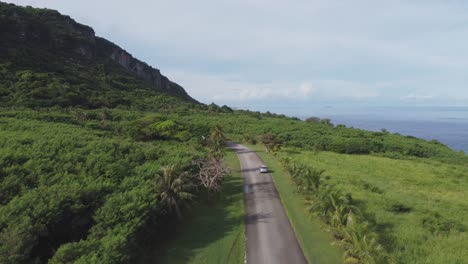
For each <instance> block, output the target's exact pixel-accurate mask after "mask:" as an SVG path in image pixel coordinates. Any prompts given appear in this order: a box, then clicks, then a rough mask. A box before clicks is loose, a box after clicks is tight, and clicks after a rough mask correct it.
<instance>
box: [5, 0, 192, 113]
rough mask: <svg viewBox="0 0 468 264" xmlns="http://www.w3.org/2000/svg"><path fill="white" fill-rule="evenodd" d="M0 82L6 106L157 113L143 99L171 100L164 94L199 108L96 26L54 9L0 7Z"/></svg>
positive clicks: (183, 91) (184, 93) (176, 87)
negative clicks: (97, 32)
mask: <svg viewBox="0 0 468 264" xmlns="http://www.w3.org/2000/svg"><path fill="white" fill-rule="evenodd" d="M0 80H1V84H0V103H1V104H2V106H29V107H31V106H32V107H38V106H39V107H40V106H53V105H60V106H76V105H79V106H83V107H88V108H95V107H101V106H107V107H115V106H118V105H125V106H131V107H137V108H152V103H154V102H152V100H149V102H147V103H145V104H143V105H142V104H141V102H140V99H139V98H142V97H144V98H148V97H152V96H156V97H158V98H159V99H161V100H169V101H170V100H172V99H168V98H167V97H165V96H164V95H171V96H173V97H176V98H178V99H181V101H184V102H188V103H197V101H196V100H194V99H193V98H191V97H190V96H189V95H188V94H187V93H186V92H185V90H184V89H183V88H182V87H181V86H179V85H177V84H176V83H174V82H171V81H170V80H169V79H168V78H167V77H165V76H164V75H162V74H161V73H160V71H159V70H157V69H154V68H152V67H151V66H149V65H148V64H146V63H144V62H142V61H140V60H138V59H136V58H134V57H133V56H132V55H131V54H129V53H128V52H127V51H125V50H124V49H122V48H120V47H119V46H117V45H115V44H114V43H112V42H110V41H108V40H106V39H103V38H100V37H97V36H96V35H95V33H94V30H93V29H92V28H91V27H88V26H85V25H81V24H79V23H77V22H75V21H74V20H73V19H72V18H70V17H68V16H64V15H61V14H60V13H59V12H57V11H54V10H48V9H36V8H31V7H18V6H15V5H13V4H5V3H0ZM161 96H162V98H161ZM138 97H139V98H138ZM159 99H158V100H159ZM156 101H157V100H156ZM174 102H176V101H174Z"/></svg>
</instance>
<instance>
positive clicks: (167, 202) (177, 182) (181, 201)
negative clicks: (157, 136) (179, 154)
mask: <svg viewBox="0 0 468 264" xmlns="http://www.w3.org/2000/svg"><path fill="white" fill-rule="evenodd" d="M161 172H162V174H157V175H156V177H155V189H156V192H157V193H158V197H159V200H160V201H161V203H162V204H164V206H165V207H166V208H167V209H168V210H169V213H172V212H175V213H176V215H177V218H178V219H179V220H181V219H182V210H183V209H184V208H189V202H190V201H191V200H192V199H193V198H194V197H195V195H194V194H192V193H191V192H190V191H191V190H192V189H193V187H194V186H193V184H192V182H191V179H190V178H189V175H188V173H186V172H182V173H180V172H178V171H177V169H176V168H175V166H174V165H171V166H166V167H163V168H162V169H161Z"/></svg>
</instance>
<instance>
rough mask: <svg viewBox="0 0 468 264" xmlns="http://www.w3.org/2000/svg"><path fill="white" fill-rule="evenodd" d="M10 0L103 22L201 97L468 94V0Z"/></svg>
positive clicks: (452, 97)
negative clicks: (465, 0)
mask: <svg viewBox="0 0 468 264" xmlns="http://www.w3.org/2000/svg"><path fill="white" fill-rule="evenodd" d="M9 2H13V3H16V4H22V5H26V4H30V5H33V6H41V7H44V6H47V7H50V8H56V9H59V10H60V11H61V12H63V13H65V14H69V15H71V16H72V17H74V18H76V19H77V20H78V21H79V22H82V23H85V24H89V25H91V26H93V28H94V29H95V30H96V32H97V34H98V35H101V36H104V37H106V38H108V39H110V40H111V41H114V42H116V43H117V44H119V45H122V46H123V47H124V48H125V49H127V50H128V51H129V52H131V53H133V54H134V55H135V56H136V57H138V58H140V59H142V60H145V61H147V62H148V63H149V64H151V65H153V66H155V67H157V68H160V69H161V70H162V71H163V72H166V73H167V72H169V74H167V75H168V77H169V78H171V79H174V80H175V81H178V82H181V84H182V85H183V86H184V87H185V88H186V89H187V90H188V92H189V93H191V94H192V95H193V96H194V97H195V98H197V99H200V100H214V101H217V100H221V101H223V100H225V101H227V100H255V99H260V98H262V99H270V98H282V97H283V98H287V99H294V100H329V101H333V100H339V101H343V100H349V101H365V100H374V99H377V98H378V99H379V100H381V101H384V102H387V103H392V102H395V103H398V102H400V101H408V102H409V101H414V100H419V101H421V100H428V101H429V99H430V100H431V102H444V103H446V102H450V101H459V100H460V98H468V89H466V88H465V84H466V83H467V81H468V80H467V78H466V72H467V71H468V49H467V48H466V47H467V46H468V23H467V20H466V17H468V4H467V3H466V2H464V1H435V0H429V1H423V0H415V1H406V0H395V1H373V0H356V1H339V0H317V1H310V0H297V1H280V0H238V1H218V0H199V1H185V0H172V1H163V0H134V1H126V0H113V1H110V0H108V1H104V0H103V1H94V0H93V1H91V0H80V1H62V0H10V1H9ZM168 69H172V70H169V71H168ZM234 80H235V81H234ZM414 89H417V90H420V89H424V93H421V94H422V95H420V94H418V93H413V92H412V91H417V90H414ZM429 95H431V96H433V98H427V96H429Z"/></svg>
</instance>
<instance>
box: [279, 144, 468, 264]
mask: <svg viewBox="0 0 468 264" xmlns="http://www.w3.org/2000/svg"><path fill="white" fill-rule="evenodd" d="M279 156H280V157H283V158H285V157H291V158H292V160H291V162H292V163H298V164H307V165H308V166H309V167H313V168H315V169H317V170H325V173H324V177H323V179H327V180H326V182H327V184H329V185H330V186H334V188H335V189H340V190H343V191H345V192H346V193H348V197H352V198H351V199H352V204H353V205H355V207H356V209H353V210H352V211H353V213H354V214H355V215H357V214H358V213H359V212H360V213H361V214H362V216H361V218H362V219H363V220H366V221H367V222H368V223H369V226H368V229H370V230H374V231H373V232H375V233H376V235H374V236H375V237H376V238H378V243H380V244H381V245H382V246H383V248H384V249H385V251H387V256H389V260H390V261H394V262H396V263H467V259H468V251H466V246H465V245H466V244H467V243H468V234H467V233H466V229H467V227H468V221H467V219H468V214H467V212H466V210H465V209H466V208H467V206H468V202H467V199H466V197H465V196H466V190H467V189H468V168H467V167H466V166H459V165H453V164H444V163H441V162H437V161H433V160H429V159H418V160H404V161H402V160H394V159H389V158H384V157H372V156H353V155H343V154H336V153H331V152H310V151H298V152H296V151H293V150H285V151H283V152H280V153H279ZM351 195H352V196H351ZM322 209H323V207H322ZM348 212H349V211H348ZM327 219H331V218H327ZM327 224H328V225H331V226H333V223H331V222H328V223H327ZM363 228H364V227H363ZM331 232H332V233H334V235H335V236H336V235H337V234H336V232H335V231H334V230H333V229H332V230H331ZM367 232H371V231H367ZM338 236H340V235H339V234H338ZM344 236H346V234H341V239H343V238H344ZM345 247H346V245H345ZM377 263H382V262H377Z"/></svg>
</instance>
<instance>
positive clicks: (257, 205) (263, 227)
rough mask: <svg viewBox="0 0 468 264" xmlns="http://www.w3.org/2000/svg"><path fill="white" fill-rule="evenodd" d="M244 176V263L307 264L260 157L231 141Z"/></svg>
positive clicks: (231, 146) (230, 145)
mask: <svg viewBox="0 0 468 264" xmlns="http://www.w3.org/2000/svg"><path fill="white" fill-rule="evenodd" d="M228 146H229V147H230V148H232V149H234V150H235V152H236V153H237V156H238V157H239V160H240V163H241V170H242V174H243V176H244V200H245V211H246V215H245V237H246V255H247V256H246V260H247V263H249V264H250V263H255V264H263V263H265V264H266V263H268V264H274V263H286V264H296V263H307V260H306V259H305V257H304V253H303V252H302V249H301V247H300V246H299V243H298V241H297V239H296V235H295V234H294V230H293V229H292V227H291V224H290V223H289V220H288V217H287V215H286V213H285V211H284V208H283V205H282V204H281V200H280V198H279V196H278V192H277V191H276V187H275V184H274V183H273V179H272V178H271V175H270V174H269V173H262V174H261V173H260V172H259V170H258V168H259V166H260V165H262V164H263V162H262V160H261V159H260V157H259V156H258V155H257V154H256V153H255V152H253V151H251V150H250V149H248V148H247V147H245V146H243V145H240V144H236V143H230V144H228Z"/></svg>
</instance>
